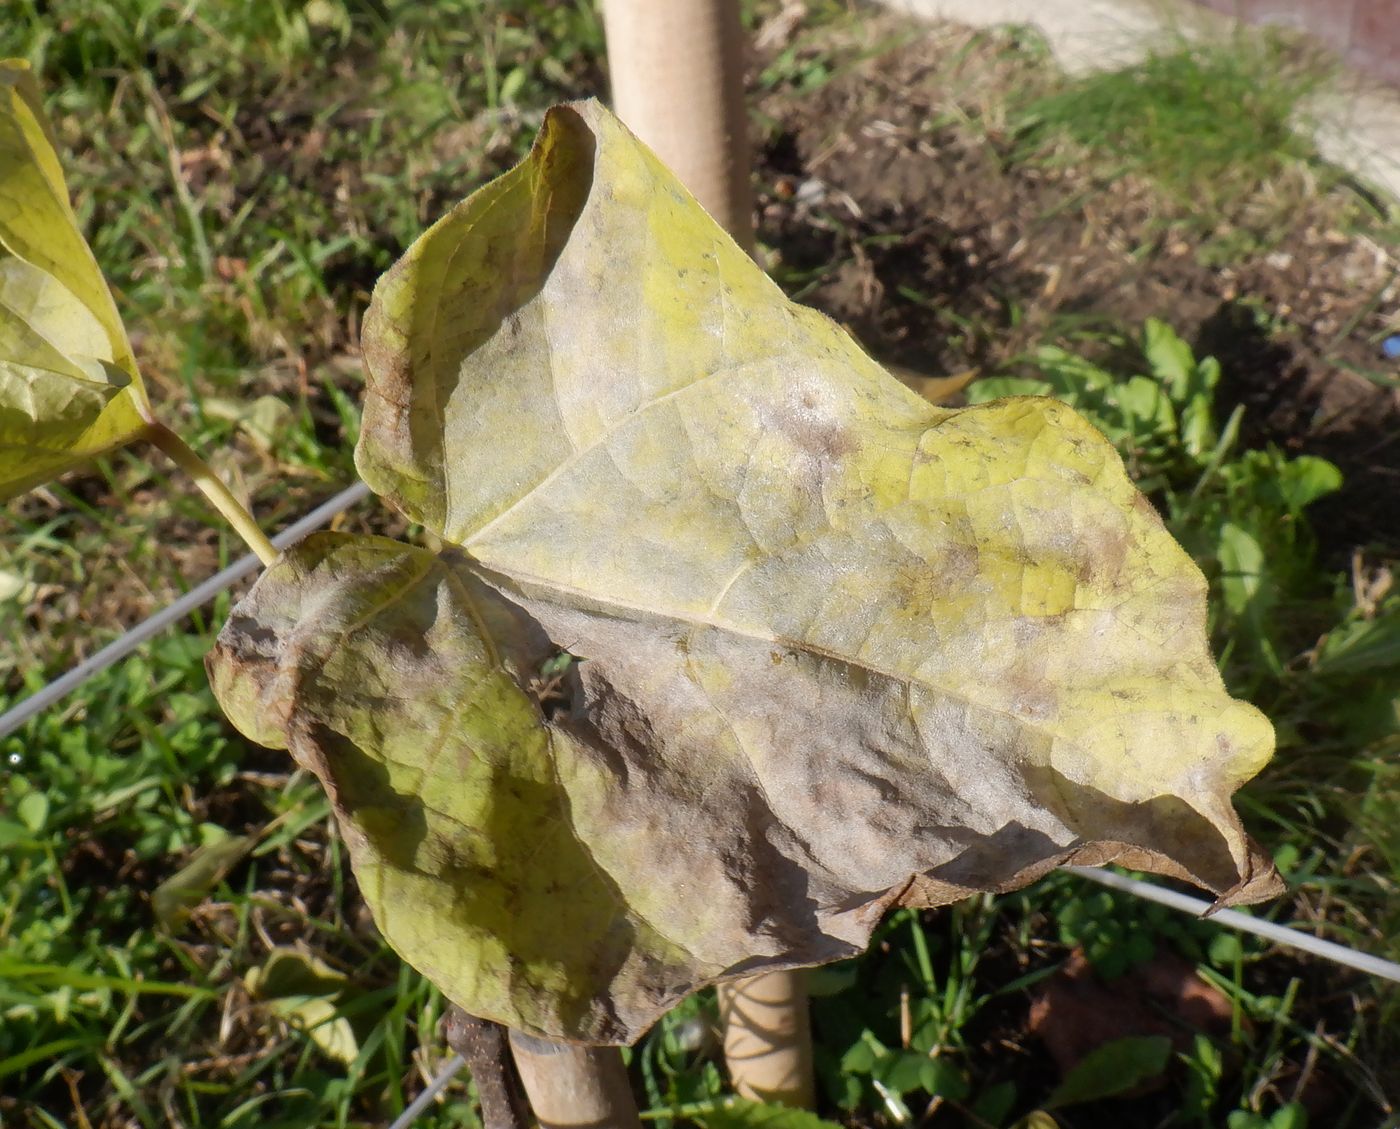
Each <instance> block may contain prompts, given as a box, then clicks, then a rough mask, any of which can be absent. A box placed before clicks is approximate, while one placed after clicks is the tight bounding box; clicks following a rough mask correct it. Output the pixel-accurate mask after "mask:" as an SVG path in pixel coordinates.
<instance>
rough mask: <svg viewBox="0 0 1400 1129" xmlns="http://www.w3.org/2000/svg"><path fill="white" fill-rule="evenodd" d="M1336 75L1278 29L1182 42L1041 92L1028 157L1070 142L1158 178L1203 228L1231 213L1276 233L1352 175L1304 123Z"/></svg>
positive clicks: (1028, 127) (1033, 110)
mask: <svg viewBox="0 0 1400 1129" xmlns="http://www.w3.org/2000/svg"><path fill="white" fill-rule="evenodd" d="M1333 70H1334V67H1333V65H1332V64H1331V63H1330V62H1329V61H1328V59H1327V58H1326V56H1325V55H1323V53H1322V52H1321V51H1320V50H1318V49H1317V48H1315V47H1309V46H1308V45H1307V43H1306V41H1303V40H1300V39H1298V38H1296V37H1288V36H1286V35H1284V34H1282V33H1277V32H1270V33H1267V34H1260V33H1258V32H1254V31H1241V32H1238V33H1236V34H1235V35H1233V36H1231V37H1230V38H1228V39H1224V40H1219V41H1212V40H1206V41H1203V42H1200V43H1194V44H1193V43H1187V42H1186V41H1178V42H1176V43H1174V44H1171V45H1170V46H1169V47H1166V48H1161V49H1157V50H1154V51H1153V53H1151V54H1149V55H1148V56H1147V57H1146V58H1145V59H1143V60H1142V61H1141V62H1139V63H1137V64H1134V65H1132V66H1128V67H1125V68H1122V69H1120V70H1113V71H1106V72H1102V73H1098V74H1090V75H1087V76H1084V77H1080V78H1075V79H1071V80H1068V81H1064V82H1062V83H1060V84H1059V85H1058V87H1057V88H1056V89H1053V90H1051V91H1049V92H1046V93H1043V94H1040V95H1038V96H1036V97H1033V98H1032V99H1031V100H1030V101H1029V102H1028V103H1027V104H1025V105H1024V106H1023V107H1022V108H1021V110H1020V113H1019V114H1018V115H1017V118H1016V121H1015V128H1016V130H1017V132H1018V134H1019V143H1020V144H1021V145H1022V146H1023V147H1024V149H1023V154H1024V155H1026V156H1029V155H1031V154H1035V153H1037V152H1040V153H1044V152H1046V151H1047V150H1051V151H1053V150H1054V149H1055V147H1056V144H1057V143H1059V142H1062V141H1064V140H1066V139H1067V140H1069V141H1071V142H1073V143H1074V145H1075V146H1076V147H1077V150H1078V151H1079V152H1083V151H1088V152H1090V153H1092V154H1093V155H1094V159H1095V160H1096V161H1099V162H1102V161H1112V162H1116V163H1117V164H1118V165H1119V167H1120V168H1121V169H1123V170H1127V171H1131V172H1134V173H1137V174H1140V175H1143V176H1146V177H1149V178H1150V179H1151V180H1152V181H1153V182H1154V183H1155V184H1156V185H1158V186H1159V187H1160V188H1161V189H1163V190H1164V191H1165V193H1166V194H1167V196H1168V197H1169V198H1170V199H1172V200H1173V201H1175V202H1176V203H1177V204H1178V205H1180V206H1184V207H1185V208H1187V209H1188V210H1189V213H1190V214H1191V216H1192V217H1194V218H1195V220H1196V222H1197V224H1198V225H1204V227H1203V230H1206V231H1209V230H1210V229H1211V228H1212V227H1214V226H1216V225H1218V224H1220V222H1221V220H1222V218H1225V219H1229V220H1233V221H1235V222H1239V221H1241V220H1247V221H1248V223H1249V226H1252V227H1254V228H1263V229H1267V228H1268V227H1270V226H1276V225H1277V223H1279V222H1280V217H1279V216H1278V215H1277V214H1276V213H1279V212H1286V211H1287V209H1289V208H1290V207H1292V206H1295V204H1296V197H1297V195H1298V194H1299V193H1303V194H1316V193H1317V192H1318V191H1319V184H1318V180H1319V179H1322V180H1335V179H1337V178H1338V177H1339V175H1340V174H1339V173H1338V172H1337V171H1336V170H1332V169H1329V168H1327V167H1326V166H1324V165H1323V164H1322V162H1320V161H1319V160H1318V159H1317V154H1316V151H1315V149H1314V147H1313V145H1312V142H1311V141H1310V140H1309V139H1308V138H1307V137H1306V134H1305V133H1303V132H1300V130H1299V128H1298V127H1299V125H1300V124H1302V123H1301V121H1300V119H1302V118H1303V117H1304V115H1305V113H1306V108H1307V105H1308V102H1309V99H1310V98H1312V97H1313V96H1314V95H1316V94H1317V93H1318V92H1319V91H1321V90H1322V89H1324V88H1325V87H1326V86H1327V84H1328V83H1329V82H1330V81H1331V79H1332V77H1333ZM1059 159H1061V160H1064V159H1073V157H1072V156H1069V157H1067V155H1065V154H1063V153H1061V154H1060V155H1059ZM1250 211H1252V212H1253V213H1254V214H1253V215H1248V214H1247V213H1249V212H1250ZM1233 250H1234V252H1235V253H1236V254H1238V252H1239V248H1233ZM1226 253H1227V254H1228V253H1229V252H1226Z"/></svg>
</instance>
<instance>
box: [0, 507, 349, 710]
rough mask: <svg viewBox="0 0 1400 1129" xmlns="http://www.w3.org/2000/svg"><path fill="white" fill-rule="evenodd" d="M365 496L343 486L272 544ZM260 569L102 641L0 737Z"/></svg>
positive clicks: (21, 705)
mask: <svg viewBox="0 0 1400 1129" xmlns="http://www.w3.org/2000/svg"><path fill="white" fill-rule="evenodd" d="M368 496H369V487H368V486H366V485H365V484H364V483H363V482H357V483H355V485H354V486H348V487H346V488H345V489H344V490H342V491H341V492H340V493H339V494H337V495H335V497H333V498H331V499H329V500H328V501H326V502H323V503H322V504H321V505H319V506H317V507H316V508H315V509H314V510H312V511H311V512H310V513H309V514H307V515H306V516H305V517H304V518H301V519H300V520H299V521H296V522H294V523H293V524H291V525H289V526H287V528H286V529H284V530H282V532H281V533H279V534H277V536H276V537H274V538H272V543H273V544H274V545H275V546H277V548H279V549H285V548H286V547H287V546H288V545H290V544H292V543H293V542H294V541H300V540H301V539H302V538H303V537H305V536H306V535H307V534H308V533H310V532H311V531H312V530H313V529H319V528H320V527H321V526H323V525H325V524H326V522H328V521H330V520H331V518H333V517H335V516H336V515H337V514H340V513H343V512H344V511H345V510H348V509H349V508H350V507H351V506H353V505H355V503H357V502H359V501H361V500H363V499H364V498H367V497H368ZM261 567H262V564H261V563H260V562H259V561H258V558H257V557H256V556H254V555H253V554H252V553H249V554H248V555H247V556H244V557H239V558H238V560H236V561H234V562H233V564H231V565H229V566H228V568H226V569H224V570H223V571H222V572H216V573H215V574H214V575H213V576H211V577H210V578H209V579H208V580H206V581H205V582H204V583H203V584H200V585H198V586H197V587H195V588H192V589H190V591H188V592H186V593H185V594H184V595H183V596H181V597H180V598H179V599H178V600H176V601H175V602H174V603H173V604H170V605H169V606H168V607H164V608H162V609H161V610H160V611H158V612H156V613H155V614H154V615H152V616H151V617H150V618H148V619H145V620H143V621H142V622H140V623H138V624H137V625H136V626H135V627H133V628H132V629H131V630H130V631H128V632H127V633H126V634H125V635H123V636H122V637H121V638H119V639H115V640H113V641H112V642H111V643H108V644H107V645H106V646H105V647H103V648H102V649H101V650H100V651H98V652H97V653H96V654H93V655H89V656H88V657H87V658H85V659H84V660H83V661H82V662H80V663H79V664H78V665H77V666H75V667H74V668H73V669H72V670H70V671H69V672H68V673H67V674H64V675H62V676H61V677H59V678H55V679H54V680H53V681H52V682H50V683H49V684H48V685H47V686H45V687H44V688H43V689H42V690H39V691H38V692H36V693H34V694H31V695H30V696H29V697H28V698H25V699H24V700H23V701H21V702H18V703H16V704H15V705H14V706H11V707H10V708H9V709H8V710H6V711H5V712H4V713H3V714H0V738H4V737H8V736H9V735H10V734H11V733H13V732H14V731H15V730H16V729H18V728H19V727H20V726H21V725H23V724H24V723H25V722H26V721H28V720H29V719H30V718H32V717H35V716H36V715H38V714H40V713H42V712H43V711H44V710H46V709H48V708H49V706H51V705H53V704H54V703H55V702H57V701H58V700H59V699H60V698H63V697H66V696H67V695H68V694H71V693H72V692H73V691H74V690H76V689H77V688H78V687H79V686H81V685H82V684H83V683H84V682H86V681H87V680H88V679H89V678H91V677H92V676H93V675H95V674H100V673H101V672H102V671H104V670H106V669H107V668H108V667H109V666H112V665H113V664H115V663H118V662H120V661H121V660H122V659H124V658H126V656H127V655H129V654H131V652H132V651H134V650H136V648H137V647H139V646H141V644H143V643H145V642H146V641H147V640H149V639H151V638H152V637H154V636H156V635H158V634H160V633H161V632H162V631H164V630H165V629H166V628H167V627H169V626H170V625H171V624H172V623H175V622H177V621H178V620H181V619H183V618H184V617H185V616H187V615H189V614H190V612H192V611H194V610H195V609H196V608H199V607H203V606H204V605H205V604H207V603H209V601H210V600H212V599H214V597H215V596H217V595H218V594H219V593H220V592H222V591H224V590H225V589H226V588H231V587H233V585H235V584H237V583H238V582H239V581H240V580H242V579H243V578H244V577H245V576H251V575H252V574H253V573H255V572H257V571H258V569H260V568H261Z"/></svg>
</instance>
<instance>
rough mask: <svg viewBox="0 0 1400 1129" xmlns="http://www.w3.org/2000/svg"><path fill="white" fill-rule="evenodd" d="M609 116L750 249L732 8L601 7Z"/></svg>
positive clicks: (735, 11) (630, 1) (646, 2)
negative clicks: (609, 85)
mask: <svg viewBox="0 0 1400 1129" xmlns="http://www.w3.org/2000/svg"><path fill="white" fill-rule="evenodd" d="M603 30H604V33H605V34H606V36H607V41H608V71H609V74H610V76H611V80H612V100H613V111H614V112H615V113H616V114H617V116H618V117H619V118H621V119H622V120H623V122H624V123H625V124H626V125H627V127H628V128H629V129H630V130H631V131H632V132H633V133H635V134H636V135H637V136H638V137H640V138H641V139H642V140H643V141H644V142H646V144H647V145H648V146H650V147H651V149H652V151H653V152H655V153H656V155H657V156H658V157H660V158H661V159H662V161H664V162H665V163H666V165H667V167H668V168H669V169H670V170H671V171H672V172H674V173H675V174H676V175H677V176H678V177H680V180H681V183H682V184H684V185H685V186H686V188H688V189H690V191H691V193H692V194H693V195H694V196H695V198H696V199H697V200H699V201H700V204H701V206H702V207H704V208H705V210H706V211H708V212H709V213H710V215H712V216H713V217H714V218H715V219H716V220H718V221H719V223H720V225H721V226H722V227H724V229H725V230H726V231H728V232H729V234H731V235H732V236H734V238H735V239H736V240H737V241H738V242H739V244H740V246H742V247H743V248H744V249H745V250H747V251H752V250H753V193H752V191H751V189H750V187H749V146H748V129H747V121H746V118H745V111H744V81H743V80H744V57H743V52H744V37H743V27H742V25H741V24H740V22H739V4H738V0H604V3H603Z"/></svg>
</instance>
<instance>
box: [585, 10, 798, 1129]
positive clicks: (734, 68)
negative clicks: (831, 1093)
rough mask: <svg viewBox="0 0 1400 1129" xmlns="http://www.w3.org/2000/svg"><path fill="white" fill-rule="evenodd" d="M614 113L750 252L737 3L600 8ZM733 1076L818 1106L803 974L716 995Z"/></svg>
mask: <svg viewBox="0 0 1400 1129" xmlns="http://www.w3.org/2000/svg"><path fill="white" fill-rule="evenodd" d="M603 28H604V32H605V34H606V36H607V42H608V65H609V71H610V75H611V79H612V97H613V109H614V110H615V111H616V113H617V115H618V117H620V118H621V119H622V121H623V122H624V123H625V124H626V125H627V126H628V128H629V129H631V130H632V132H633V133H635V134H636V135H637V136H638V137H639V138H641V140H642V141H643V142H645V143H646V144H647V145H649V146H650V147H651V149H652V150H653V151H654V152H655V153H656V155H657V156H658V157H660V158H661V159H662V161H664V162H665V163H666V164H667V165H668V166H669V167H670V169H671V171H672V172H674V173H675V174H676V175H677V176H678V177H680V180H681V183H682V184H684V185H685V186H686V187H687V188H688V189H690V191H691V193H692V194H693V195H694V196H695V198H696V199H697V200H698V201H699V202H700V204H701V206H702V207H704V208H705V209H706V210H707V211H708V212H709V213H710V215H712V216H713V217H714V218H715V219H716V220H717V221H718V222H719V223H720V224H721V225H723V226H724V228H725V229H726V230H727V231H728V232H729V233H730V234H731V235H732V236H733V237H734V239H735V240H736V241H737V242H738V243H739V245H740V246H741V247H743V248H744V249H745V250H746V251H748V252H750V253H752V252H753V249H754V232H753V193H752V190H751V188H750V185H749V162H750V159H749V147H748V130H747V119H746V116H745V110H744V82H743V74H744V70H743V68H744V60H743V50H744V40H743V26H742V24H741V23H740V20H739V4H738V0H604V3H603ZM720 1009H721V1015H722V1016H723V1018H724V1028H725V1031H724V1051H725V1060H726V1062H727V1063H728V1065H729V1076H730V1080H731V1081H732V1082H733V1084H734V1088H735V1090H737V1091H738V1093H739V1094H741V1095H742V1096H744V1097H749V1098H756V1099H761V1100H770V1101H781V1102H784V1103H786V1104H788V1105H795V1106H800V1107H803V1108H808V1109H810V1108H812V1106H813V1104H814V1100H813V1099H814V1086H813V1080H812V1036H811V1025H810V1022H809V1019H808V1014H807V991H806V982H805V977H804V976H803V974H802V973H801V972H772V973H766V974H764V975H760V976H755V977H751V978H749V979H747V980H742V981H739V982H737V983H735V984H728V985H722V986H721V988H720Z"/></svg>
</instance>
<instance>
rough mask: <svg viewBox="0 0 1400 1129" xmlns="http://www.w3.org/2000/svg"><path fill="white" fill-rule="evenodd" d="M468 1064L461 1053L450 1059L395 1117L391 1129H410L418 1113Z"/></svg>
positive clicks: (430, 1103)
mask: <svg viewBox="0 0 1400 1129" xmlns="http://www.w3.org/2000/svg"><path fill="white" fill-rule="evenodd" d="M466 1065H467V1060H466V1059H464V1058H463V1057H462V1056H461V1055H453V1056H452V1057H451V1058H450V1059H448V1060H447V1065H446V1066H444V1067H443V1068H442V1069H441V1070H439V1071H438V1073H437V1077H436V1078H434V1079H433V1080H432V1081H431V1082H429V1083H428V1088H427V1089H426V1090H424V1091H423V1092H422V1093H421V1094H419V1095H418V1096H417V1097H416V1098H414V1099H413V1100H412V1101H411V1102H409V1103H408V1105H407V1106H405V1107H404V1111H403V1112H402V1113H401V1114H399V1115H398V1117H396V1118H394V1123H393V1124H392V1125H390V1126H389V1129H408V1127H409V1126H410V1125H412V1124H413V1122H414V1120H415V1119H416V1118H417V1117H418V1115H419V1114H420V1113H422V1112H423V1111H424V1110H425V1109H427V1108H428V1107H429V1106H430V1105H432V1104H433V1099H434V1098H436V1097H437V1096H438V1095H439V1094H440V1093H442V1091H443V1090H444V1089H446V1087H447V1084H448V1083H449V1082H451V1081H452V1079H453V1078H455V1077H457V1072H458V1071H459V1070H461V1069H462V1067H464V1066H466Z"/></svg>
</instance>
